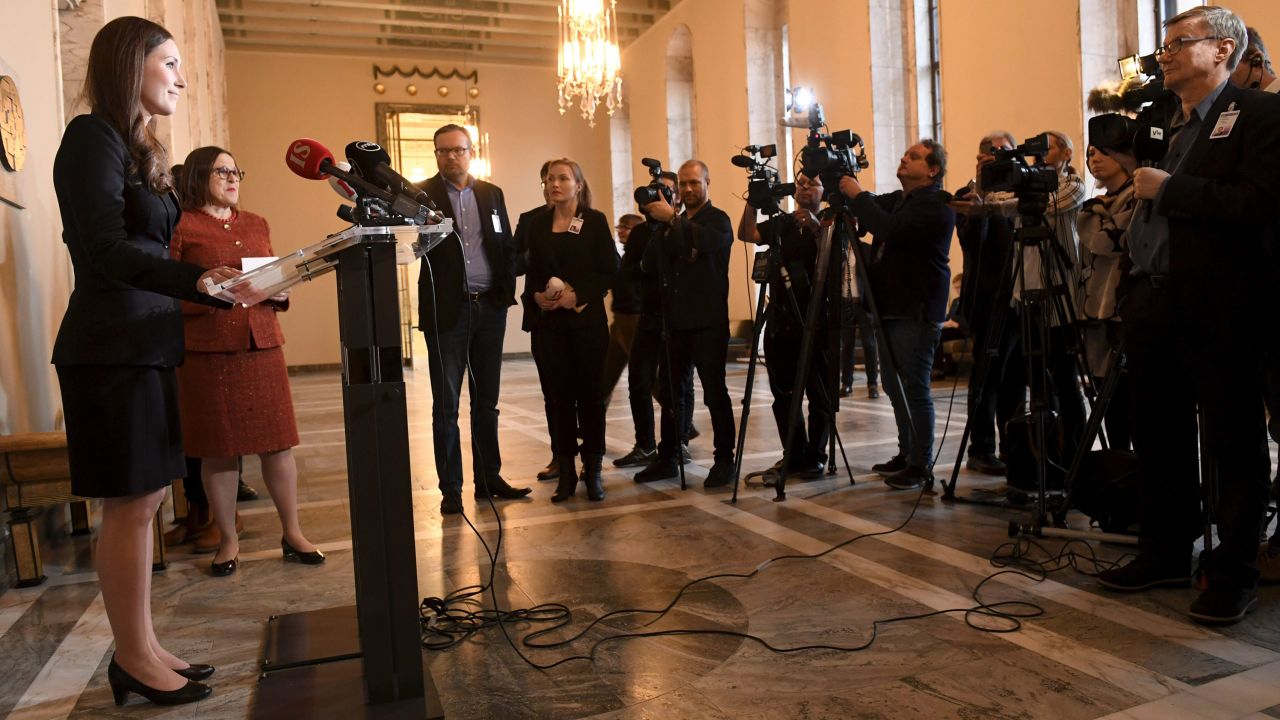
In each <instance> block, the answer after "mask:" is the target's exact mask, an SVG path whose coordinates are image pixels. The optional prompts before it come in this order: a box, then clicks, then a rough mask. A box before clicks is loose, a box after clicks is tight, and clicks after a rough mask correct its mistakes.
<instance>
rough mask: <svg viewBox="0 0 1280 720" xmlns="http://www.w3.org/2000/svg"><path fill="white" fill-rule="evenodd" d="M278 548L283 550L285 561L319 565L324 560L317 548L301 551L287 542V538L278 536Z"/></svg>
mask: <svg viewBox="0 0 1280 720" xmlns="http://www.w3.org/2000/svg"><path fill="white" fill-rule="evenodd" d="M280 549H281V550H283V551H284V561H285V562H296V563H302V564H303V565H319V564H321V563H323V562H324V553H322V552H320V550H319V549H316V550H312V551H311V552H302V551H301V550H298V549H297V548H295V547H294V546H292V545H290V544H289V541H288V540H285V539H284V538H280Z"/></svg>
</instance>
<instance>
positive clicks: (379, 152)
mask: <svg viewBox="0 0 1280 720" xmlns="http://www.w3.org/2000/svg"><path fill="white" fill-rule="evenodd" d="M345 152H346V155H347V162H350V163H351V168H352V171H353V172H354V173H355V174H357V175H359V176H360V177H362V178H364V179H365V180H376V179H377V175H376V174H375V172H374V171H375V169H376V168H377V166H378V163H384V164H387V165H390V164H391V156H390V155H388V154H387V151H386V150H383V149H382V146H381V145H379V144H378V143H375V142H369V141H368V140H356V141H355V142H350V143H347V149H346V151H345Z"/></svg>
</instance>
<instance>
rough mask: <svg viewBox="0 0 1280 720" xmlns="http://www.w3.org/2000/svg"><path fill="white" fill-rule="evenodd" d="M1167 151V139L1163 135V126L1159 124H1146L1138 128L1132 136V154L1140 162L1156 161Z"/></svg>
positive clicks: (1162, 157) (1161, 158)
mask: <svg viewBox="0 0 1280 720" xmlns="http://www.w3.org/2000/svg"><path fill="white" fill-rule="evenodd" d="M1167 152H1169V141H1168V139H1166V138H1165V136H1164V128H1162V127H1160V126H1159V125H1146V126H1141V127H1139V128H1138V133H1137V134H1136V135H1134V138H1133V156H1134V158H1136V159H1137V161H1138V162H1140V163H1152V164H1154V163H1158V162H1160V161H1161V160H1163V159H1164V155H1165V153H1167Z"/></svg>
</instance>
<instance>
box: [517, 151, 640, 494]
mask: <svg viewBox="0 0 1280 720" xmlns="http://www.w3.org/2000/svg"><path fill="white" fill-rule="evenodd" d="M546 189H547V199H548V201H550V203H551V212H547V213H543V214H541V215H538V216H537V217H536V218H535V219H534V220H533V223H534V224H533V225H532V226H531V227H530V228H529V267H528V272H527V274H526V276H525V292H526V293H530V294H531V295H532V296H533V300H534V302H535V303H536V304H537V306H538V308H539V310H540V312H539V314H538V317H537V320H536V321H535V323H534V327H533V337H532V343H533V345H534V354H535V355H537V356H539V357H541V358H543V359H544V361H545V364H546V365H547V368H548V369H549V371H550V376H551V378H550V380H551V381H550V383H549V386H550V389H551V391H552V392H551V397H550V398H548V399H549V401H550V403H551V412H552V415H553V416H554V418H555V422H554V423H553V424H552V433H553V435H552V438H551V450H552V452H553V453H554V455H555V456H556V460H557V462H558V463H559V465H560V479H559V483H558V484H557V485H556V491H555V494H554V495H552V496H551V501H552V502H561V501H563V500H568V499H569V498H571V497H573V493H574V491H575V490H576V489H577V487H578V476H577V474H576V472H575V468H574V457H575V456H576V455H577V454H578V439H577V433H576V432H575V429H576V430H577V431H578V432H581V433H582V480H583V482H584V483H585V484H586V486H587V497H588V498H589V499H591V500H603V499H604V485H603V483H602V482H601V479H600V461H601V459H602V458H603V456H604V398H603V397H602V396H601V390H600V378H601V376H603V374H604V356H605V353H606V352H607V351H608V348H609V321H608V317H607V316H606V314H605V311H604V296H605V293H606V292H608V290H609V287H610V286H611V285H612V284H613V276H614V275H615V274H616V273H617V272H618V252H617V250H616V249H615V248H614V244H613V235H612V234H611V233H610V232H609V220H608V218H606V217H605V216H604V214H603V213H601V212H599V211H596V210H592V209H591V191H590V189H588V187H587V182H586V180H585V179H584V178H583V176H582V168H581V167H579V166H578V163H576V162H574V161H572V160H570V159H568V158H562V159H560V160H553V161H551V164H550V166H549V167H548V169H547V179H546Z"/></svg>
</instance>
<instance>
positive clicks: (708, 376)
mask: <svg viewBox="0 0 1280 720" xmlns="http://www.w3.org/2000/svg"><path fill="white" fill-rule="evenodd" d="M669 336H670V340H669V342H668V343H667V352H668V353H669V354H670V358H671V366H670V367H667V365H666V364H665V363H664V364H663V365H662V367H661V369H660V371H659V378H658V404H659V405H661V406H662V441H661V442H660V443H659V444H658V451H659V453H660V454H661V455H662V456H663V457H666V458H676V457H678V456H677V453H678V452H679V449H680V448H679V446H678V444H677V443H678V441H679V440H681V439H683V438H684V437H685V436H686V435H687V433H688V430H689V425H688V421H687V418H686V417H681V418H680V420H681V422H680V425H681V427H678V428H677V427H676V416H675V409H676V408H675V407H673V405H672V402H671V395H670V392H669V390H668V388H669V387H671V384H670V382H669V381H668V378H669V377H684V376H685V374H686V373H688V371H689V368H690V367H693V368H695V369H697V371H698V380H699V381H701V382H702V402H703V404H705V405H706V406H707V410H708V411H709V412H710V413H711V432H712V434H713V436H714V445H715V459H716V462H732V461H733V449H734V444H735V443H736V442H737V437H736V436H735V435H734V421H733V407H732V405H730V403H729V390H728V388H726V387H725V367H724V366H725V361H726V356H727V355H728V352H729V323H728V322H725V323H724V324H722V325H717V326H715V327H709V328H698V329H695V330H672V331H670V332H669ZM689 405H691V403H685V406H686V407H688V406H689ZM687 412H688V411H687V410H686V413H685V414H686V415H687Z"/></svg>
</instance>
